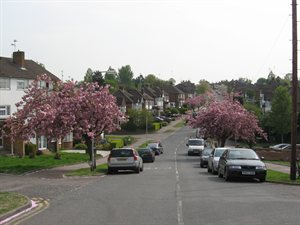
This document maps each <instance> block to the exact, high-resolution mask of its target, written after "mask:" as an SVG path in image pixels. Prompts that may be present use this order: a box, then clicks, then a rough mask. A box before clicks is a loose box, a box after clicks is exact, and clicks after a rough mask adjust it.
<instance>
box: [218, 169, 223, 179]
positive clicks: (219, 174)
mask: <svg viewBox="0 0 300 225" xmlns="http://www.w3.org/2000/svg"><path fill="white" fill-rule="evenodd" d="M218 177H220V178H222V177H223V174H221V171H220V168H219V169H218Z"/></svg>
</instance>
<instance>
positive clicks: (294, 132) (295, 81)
mask: <svg viewBox="0 0 300 225" xmlns="http://www.w3.org/2000/svg"><path fill="white" fill-rule="evenodd" d="M292 30H293V41H292V43H293V79H292V130H291V134H292V137H291V144H292V150H291V169H290V179H291V180H296V143H297V92H298V76H297V71H298V57H297V51H298V50H297V42H298V40H297V0H292Z"/></svg>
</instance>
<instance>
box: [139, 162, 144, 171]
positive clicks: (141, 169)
mask: <svg viewBox="0 0 300 225" xmlns="http://www.w3.org/2000/svg"><path fill="white" fill-rule="evenodd" d="M140 171H144V163H143V165H142V167H141V168H140Z"/></svg>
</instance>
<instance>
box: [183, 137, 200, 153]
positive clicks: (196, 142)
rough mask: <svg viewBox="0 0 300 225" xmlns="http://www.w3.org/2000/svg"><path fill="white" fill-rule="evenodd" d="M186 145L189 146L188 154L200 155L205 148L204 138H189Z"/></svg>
mask: <svg viewBox="0 0 300 225" xmlns="http://www.w3.org/2000/svg"><path fill="white" fill-rule="evenodd" d="M186 146H188V147H189V148H188V155H200V152H201V151H202V150H203V149H204V140H203V139H201V138H189V140H188V142H187V144H186Z"/></svg>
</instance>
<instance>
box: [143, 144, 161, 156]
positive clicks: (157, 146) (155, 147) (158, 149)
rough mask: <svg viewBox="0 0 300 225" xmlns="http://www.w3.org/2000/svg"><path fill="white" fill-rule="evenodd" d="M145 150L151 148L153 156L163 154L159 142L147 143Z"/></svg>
mask: <svg viewBox="0 0 300 225" xmlns="http://www.w3.org/2000/svg"><path fill="white" fill-rule="evenodd" d="M147 148H151V149H152V150H153V151H154V152H155V155H160V154H163V153H164V148H163V146H162V144H161V142H160V141H158V142H152V143H149V144H148V146H147Z"/></svg>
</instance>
